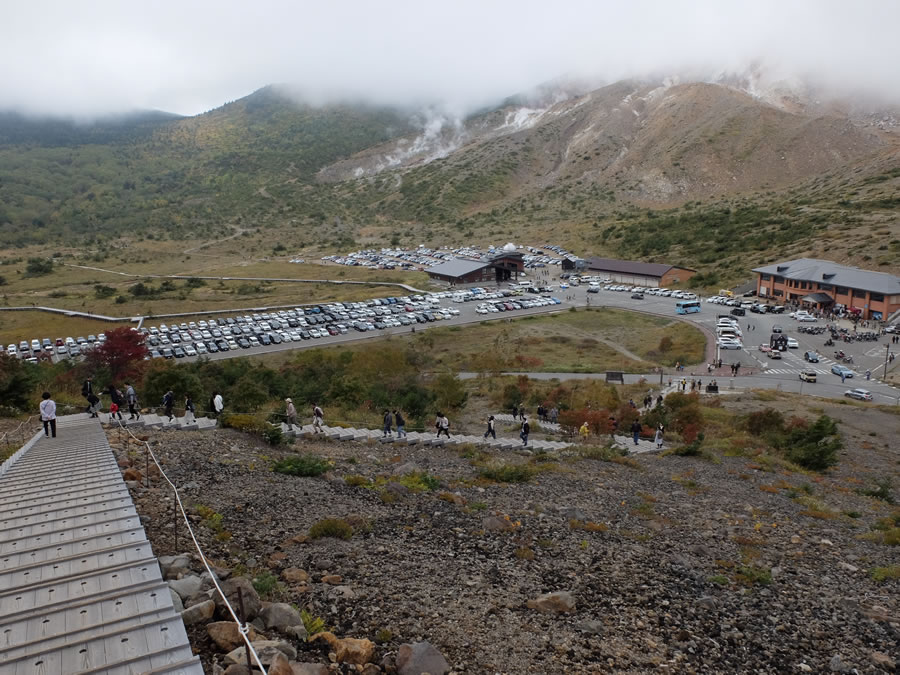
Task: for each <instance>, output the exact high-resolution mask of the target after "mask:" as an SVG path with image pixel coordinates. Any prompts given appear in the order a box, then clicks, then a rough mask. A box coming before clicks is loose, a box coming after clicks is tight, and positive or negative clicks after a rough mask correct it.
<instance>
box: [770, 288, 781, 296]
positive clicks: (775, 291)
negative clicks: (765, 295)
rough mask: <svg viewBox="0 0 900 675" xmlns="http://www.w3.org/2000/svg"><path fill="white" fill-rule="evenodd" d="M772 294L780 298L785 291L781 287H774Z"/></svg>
mask: <svg viewBox="0 0 900 675" xmlns="http://www.w3.org/2000/svg"><path fill="white" fill-rule="evenodd" d="M772 295H774V296H775V297H776V298H780V297H781V296H783V295H784V291H783V290H781V289H780V288H773V289H772Z"/></svg>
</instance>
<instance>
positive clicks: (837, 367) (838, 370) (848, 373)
mask: <svg viewBox="0 0 900 675" xmlns="http://www.w3.org/2000/svg"><path fill="white" fill-rule="evenodd" d="M831 372H832V373H834V374H835V375H843V376H844V377H853V371H852V370H850V369H849V368H848V367H847V366H842V365H841V364H840V363H835V364H834V365H833V366H831Z"/></svg>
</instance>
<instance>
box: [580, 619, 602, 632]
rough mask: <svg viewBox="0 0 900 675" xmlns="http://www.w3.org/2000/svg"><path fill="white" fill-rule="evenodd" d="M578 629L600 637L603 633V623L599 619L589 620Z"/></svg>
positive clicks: (583, 622)
mask: <svg viewBox="0 0 900 675" xmlns="http://www.w3.org/2000/svg"><path fill="white" fill-rule="evenodd" d="M576 628H577V629H578V630H580V631H581V632H583V633H588V634H589V635H600V634H601V633H602V632H603V622H602V621H597V619H587V620H585V621H582V622H581V623H579V624H578V625H577V626H576Z"/></svg>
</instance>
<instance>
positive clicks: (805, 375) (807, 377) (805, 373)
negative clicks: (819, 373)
mask: <svg viewBox="0 0 900 675" xmlns="http://www.w3.org/2000/svg"><path fill="white" fill-rule="evenodd" d="M800 379H801V380H803V381H804V382H815V381H816V371H814V370H801V371H800Z"/></svg>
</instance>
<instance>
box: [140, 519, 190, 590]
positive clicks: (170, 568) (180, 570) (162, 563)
mask: <svg viewBox="0 0 900 675" xmlns="http://www.w3.org/2000/svg"><path fill="white" fill-rule="evenodd" d="M142 522H143V518H142ZM190 569H191V559H190V558H189V557H188V556H186V555H164V556H160V557H159V570H160V572H162V577H163V579H178V578H179V577H181V576H182V575H184V574H185V573H186V572H189V571H190Z"/></svg>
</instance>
